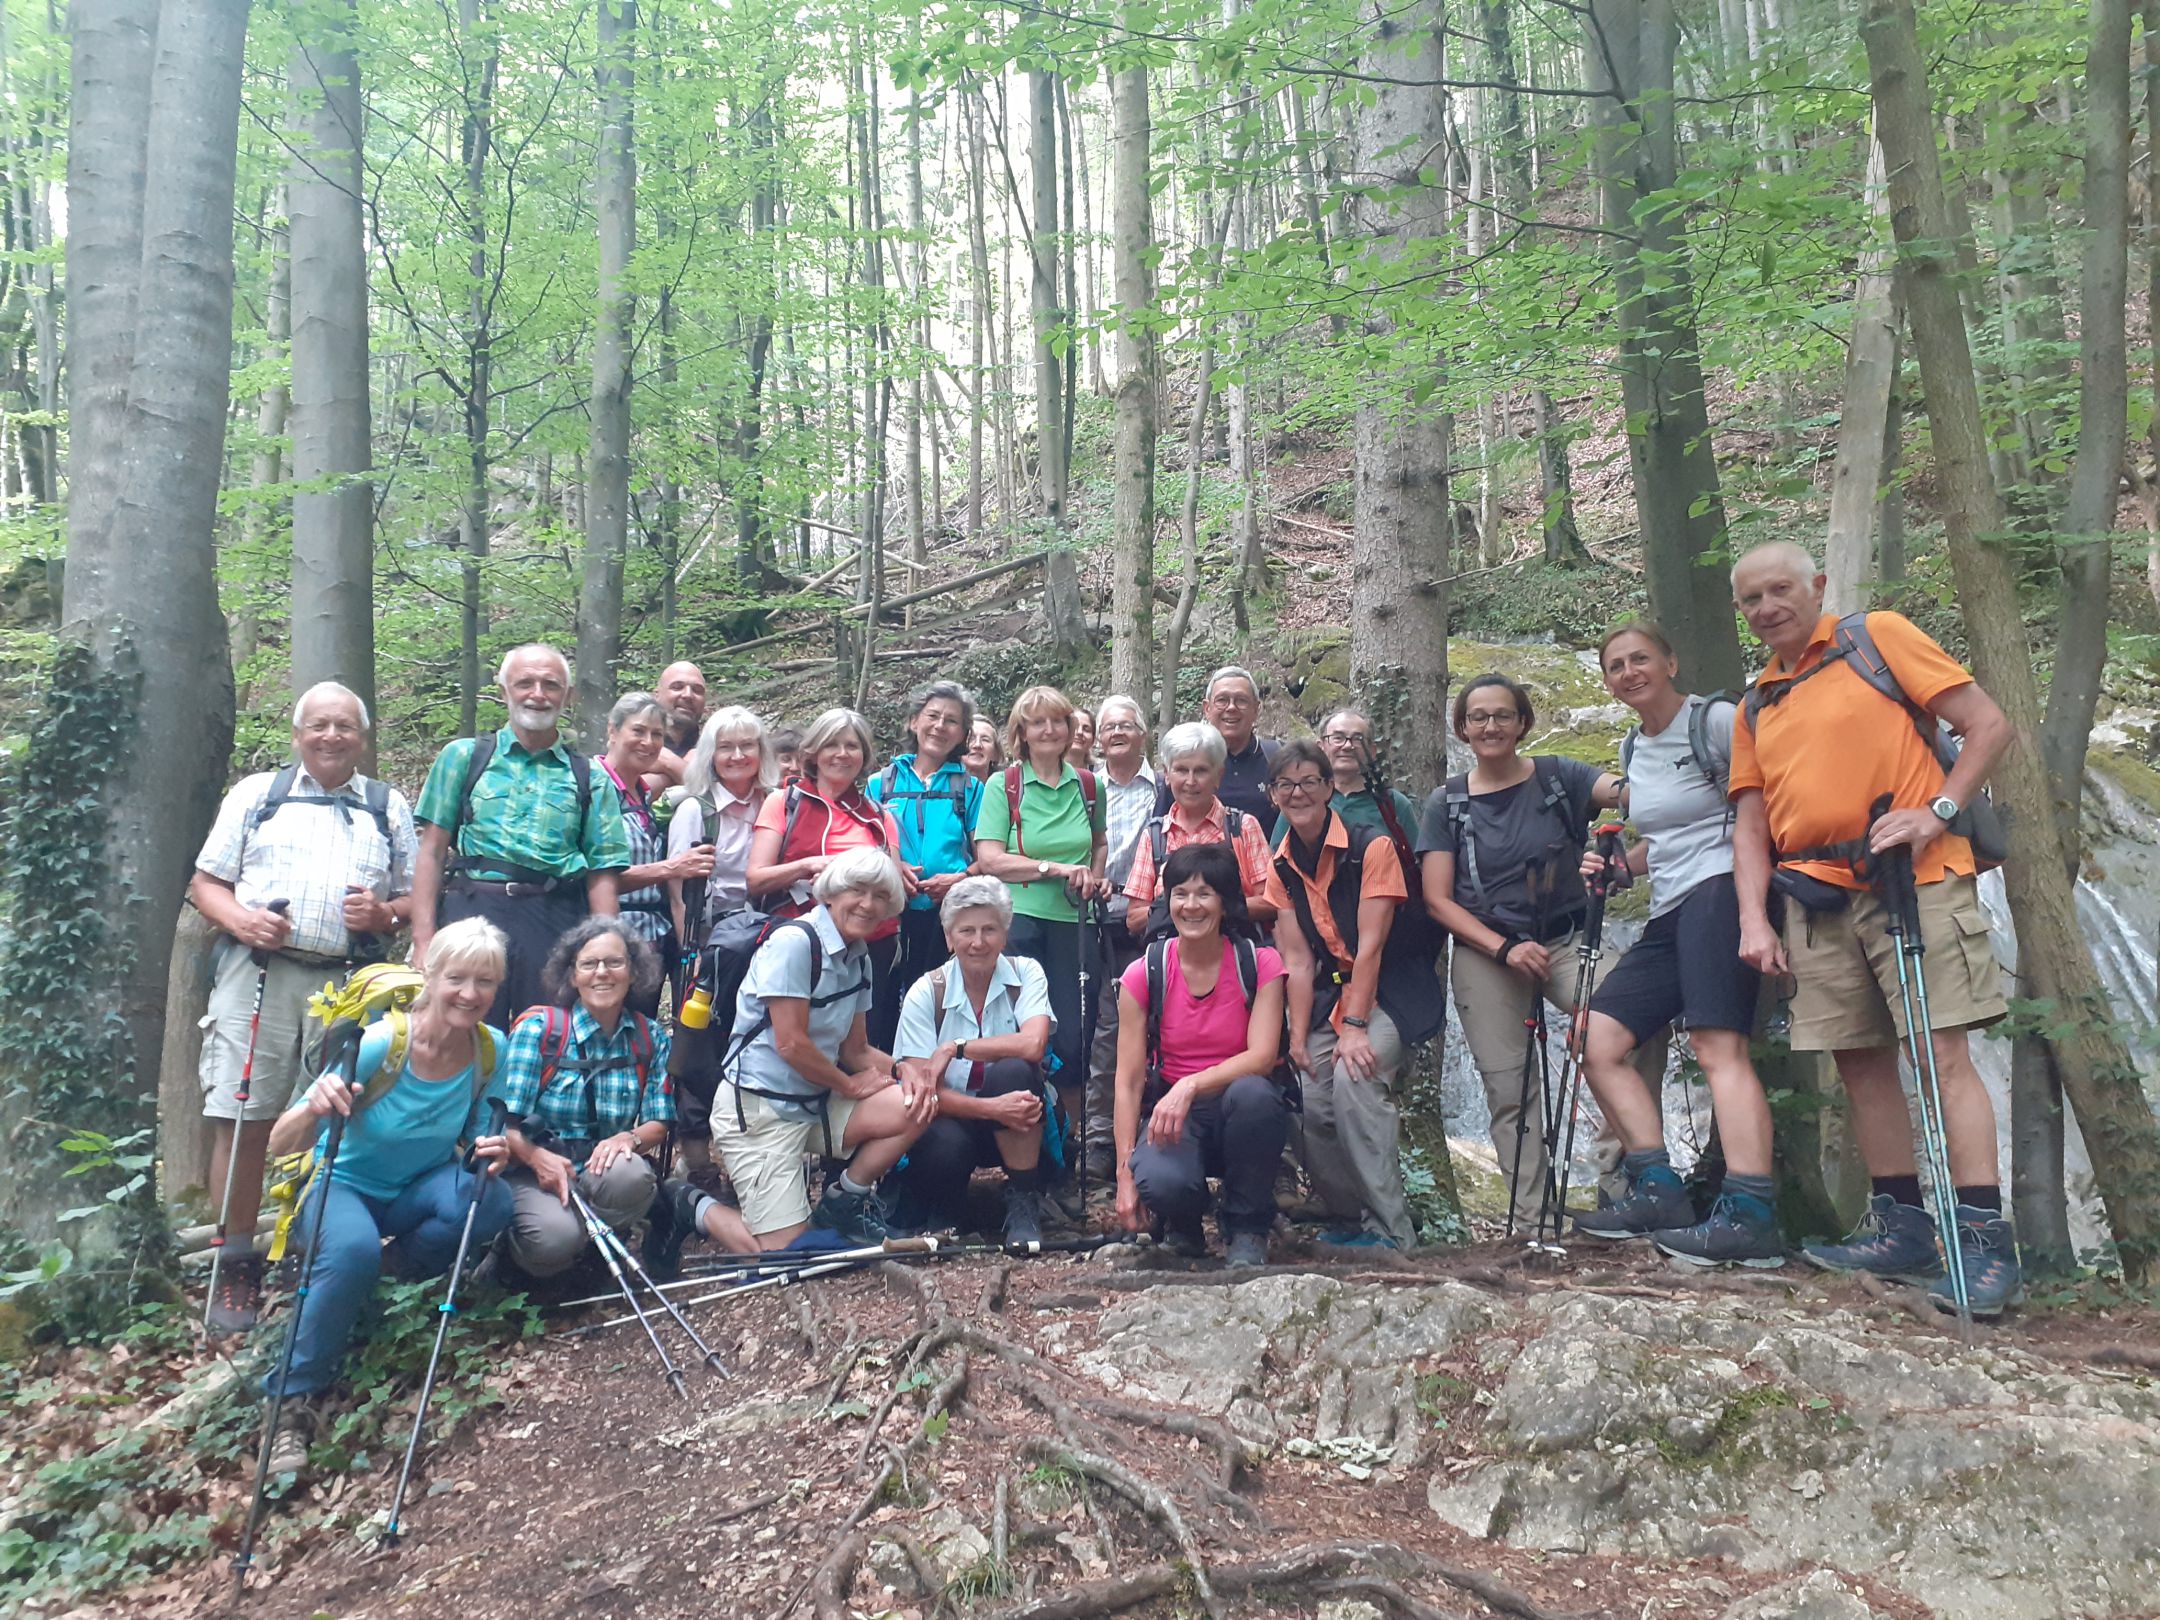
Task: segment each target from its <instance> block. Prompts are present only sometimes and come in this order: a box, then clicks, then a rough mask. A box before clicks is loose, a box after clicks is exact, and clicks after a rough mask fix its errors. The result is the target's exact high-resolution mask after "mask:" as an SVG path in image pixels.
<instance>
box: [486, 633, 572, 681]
mask: <svg viewBox="0 0 2160 1620" xmlns="http://www.w3.org/2000/svg"><path fill="white" fill-rule="evenodd" d="M521 653H546V654H547V655H548V657H550V658H552V659H554V660H555V662H556V663H558V664H560V665H561V666H562V673H563V684H564V685H566V686H567V685H568V684H569V682H570V660H569V659H567V658H565V657H564V656H563V655H562V649H561V648H559V647H550V646H549V645H548V644H547V643H546V642H544V641H528V642H525V643H523V644H522V645H520V646H516V647H512V648H511V649H510V650H509V651H508V652H506V653H504V654H503V655H502V662H501V663H499V664H497V665H496V666H495V684H496V685H497V686H501V685H504V684H505V683H506V682H508V681H509V679H510V661H511V660H512V659H513V658H516V657H517V656H518V655H519V654H521Z"/></svg>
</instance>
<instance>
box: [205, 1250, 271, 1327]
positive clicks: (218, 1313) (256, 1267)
mask: <svg viewBox="0 0 2160 1620" xmlns="http://www.w3.org/2000/svg"><path fill="white" fill-rule="evenodd" d="M217 1272H218V1275H217V1287H216V1288H215V1289H213V1290H212V1291H211V1294H210V1309H209V1311H208V1312H207V1313H206V1314H205V1316H204V1317H203V1328H204V1331H205V1332H207V1333H208V1334H209V1335H210V1337H211V1338H213V1339H229V1338H231V1337H233V1336H234V1335H235V1334H240V1333H246V1332H247V1331H249V1330H250V1329H251V1328H253V1327H254V1326H255V1322H256V1319H257V1318H258V1317H260V1316H261V1315H262V1297H263V1261H262V1256H261V1255H259V1254H256V1253H254V1252H253V1251H246V1252H243V1253H240V1254H229V1255H227V1256H226V1257H225V1258H224V1259H223V1260H220V1261H219V1262H218V1268H217Z"/></svg>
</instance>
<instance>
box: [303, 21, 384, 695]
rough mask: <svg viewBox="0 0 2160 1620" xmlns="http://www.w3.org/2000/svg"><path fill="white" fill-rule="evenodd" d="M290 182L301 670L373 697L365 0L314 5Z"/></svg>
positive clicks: (306, 682)
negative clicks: (361, 13) (361, 43)
mask: <svg viewBox="0 0 2160 1620" xmlns="http://www.w3.org/2000/svg"><path fill="white" fill-rule="evenodd" d="M299 16H300V18H301V19H302V20H304V21H307V22H312V23H313V25H314V28H313V30H311V31H310V32H309V33H306V34H303V37H302V38H301V40H300V42H299V44H298V45H297V46H296V47H295V49H294V51H293V60H292V82H293V92H294V95H295V96H296V97H297V99H298V110H297V116H296V117H295V119H294V123H295V125H296V126H297V127H296V130H295V135H296V137H297V139H296V143H295V144H296V145H297V146H298V147H299V153H298V155H297V156H296V157H295V159H294V162H293V166H292V171H291V175H290V178H289V179H288V180H287V182H286V185H287V195H288V197H289V199H290V201H289V203H288V209H289V214H290V218H291V222H292V223H291V241H292V444H293V481H294V482H295V483H296V484H297V485H298V486H299V488H298V489H297V490H296V491H295V492H294V494H293V534H292V584H293V596H292V679H293V688H294V690H295V691H296V692H303V691H306V690H307V688H308V687H310V686H312V685H314V684H315V682H317V681H331V680H334V681H342V682H343V683H344V684H345V685H347V686H349V687H351V688H352V689H353V690H354V691H355V692H357V693H359V694H360V699H361V701H362V702H363V703H365V704H366V705H367V706H368V709H369V711H370V712H373V710H374V708H375V491H374V489H373V487H372V486H371V484H370V483H369V480H368V472H369V469H370V468H371V467H372V466H373V464H374V458H373V454H372V448H371V429H370V420H369V414H370V413H369V406H370V401H369V398H368V282H367V238H366V234H365V232H364V230H363V228H362V221H361V195H362V193H361V175H360V152H361V130H360V119H361V98H360V63H359V57H358V54H357V45H358V41H357V40H356V39H355V38H354V26H355V21H356V17H357V12H356V9H355V6H354V4H353V0H346V3H345V4H344V5H343V6H342V7H339V8H336V9H334V10H331V11H329V12H316V13H312V14H311V13H308V12H304V11H303V12H302V13H300V14H299Z"/></svg>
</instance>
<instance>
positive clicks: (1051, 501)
mask: <svg viewBox="0 0 2160 1620" xmlns="http://www.w3.org/2000/svg"><path fill="white" fill-rule="evenodd" d="M1056 83H1057V81H1056V79H1055V77H1054V76H1053V75H1051V74H1050V73H1047V72H1045V71H1043V70H1041V69H1039V68H1038V69H1034V70H1031V71H1030V72H1029V74H1028V107H1029V111H1030V122H1029V130H1030V133H1029V138H1028V148H1029V157H1030V159H1031V163H1032V175H1033V186H1032V192H1033V195H1032V198H1031V206H1032V208H1033V213H1034V217H1033V219H1032V221H1031V222H1030V234H1029V238H1028V245H1029V248H1030V250H1031V251H1030V258H1031V261H1032V264H1031V275H1030V279H1029V282H1028V306H1029V308H1030V309H1031V310H1032V311H1033V313H1034V317H1035V459H1036V466H1037V469H1038V477H1039V479H1040V482H1041V490H1042V510H1043V516H1044V517H1045V518H1047V519H1048V520H1049V521H1050V522H1051V523H1053V524H1062V523H1063V522H1064V521H1065V493H1066V467H1065V380H1064V372H1063V369H1062V367H1063V364H1064V362H1063V361H1061V360H1060V358H1059V355H1058V352H1057V341H1058V338H1059V335H1060V329H1061V328H1062V326H1063V324H1064V313H1063V311H1061V310H1060V309H1059V308H1058V152H1057V91H1056Z"/></svg>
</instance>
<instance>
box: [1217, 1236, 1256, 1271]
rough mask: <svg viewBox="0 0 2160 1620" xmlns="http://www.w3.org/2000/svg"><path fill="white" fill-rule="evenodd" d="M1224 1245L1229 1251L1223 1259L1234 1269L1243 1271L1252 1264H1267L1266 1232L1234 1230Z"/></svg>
mask: <svg viewBox="0 0 2160 1620" xmlns="http://www.w3.org/2000/svg"><path fill="white" fill-rule="evenodd" d="M1224 1247H1225V1250H1226V1251H1227V1252H1226V1253H1225V1254H1224V1256H1223V1261H1224V1263H1225V1264H1226V1265H1227V1266H1228V1267H1229V1268H1230V1269H1231V1270H1232V1271H1243V1270H1245V1269H1247V1268H1248V1267H1251V1266H1264V1265H1266V1264H1267V1234H1266V1233H1265V1232H1232V1233H1231V1234H1230V1235H1229V1238H1228V1240H1227V1242H1226V1243H1225V1245H1224Z"/></svg>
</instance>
